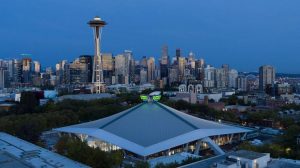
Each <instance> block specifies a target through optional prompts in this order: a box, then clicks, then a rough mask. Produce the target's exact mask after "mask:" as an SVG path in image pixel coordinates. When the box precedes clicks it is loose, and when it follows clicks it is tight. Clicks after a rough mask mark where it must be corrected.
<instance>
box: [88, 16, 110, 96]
mask: <svg viewBox="0 0 300 168" xmlns="http://www.w3.org/2000/svg"><path fill="white" fill-rule="evenodd" d="M88 24H89V25H90V27H92V28H93V30H94V45H95V53H94V61H93V76H92V83H93V87H94V89H93V92H94V93H101V92H103V91H104V83H103V71H102V59H101V53H100V51H101V50H100V46H101V29H102V27H104V26H105V25H106V22H104V21H103V20H101V18H100V17H98V16H96V17H95V18H94V19H93V20H91V21H89V22H88Z"/></svg>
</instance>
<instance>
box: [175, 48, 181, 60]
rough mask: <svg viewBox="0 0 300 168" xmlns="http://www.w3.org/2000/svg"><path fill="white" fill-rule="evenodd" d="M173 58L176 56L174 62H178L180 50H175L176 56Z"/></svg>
mask: <svg viewBox="0 0 300 168" xmlns="http://www.w3.org/2000/svg"><path fill="white" fill-rule="evenodd" d="M175 56H176V60H177V62H178V58H179V57H181V50H180V48H177V49H176V55H175Z"/></svg>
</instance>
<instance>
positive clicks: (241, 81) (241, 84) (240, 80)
mask: <svg viewBox="0 0 300 168" xmlns="http://www.w3.org/2000/svg"><path fill="white" fill-rule="evenodd" d="M237 89H238V90H239V91H247V78H246V76H244V75H240V76H238V77H237Z"/></svg>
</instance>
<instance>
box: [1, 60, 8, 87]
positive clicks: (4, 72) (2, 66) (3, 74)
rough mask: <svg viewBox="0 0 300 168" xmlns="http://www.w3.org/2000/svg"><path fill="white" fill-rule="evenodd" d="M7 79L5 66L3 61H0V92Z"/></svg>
mask: <svg viewBox="0 0 300 168" xmlns="http://www.w3.org/2000/svg"><path fill="white" fill-rule="evenodd" d="M7 77H8V72H7V65H6V63H5V62H4V61H3V60H0V90H2V89H4V88H5V84H6V80H7Z"/></svg>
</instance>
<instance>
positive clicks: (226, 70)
mask: <svg viewBox="0 0 300 168" xmlns="http://www.w3.org/2000/svg"><path fill="white" fill-rule="evenodd" d="M222 69H223V70H224V73H225V74H224V75H225V81H224V82H225V87H228V86H229V74H228V73H229V65H228V64H223V65H222Z"/></svg>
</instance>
